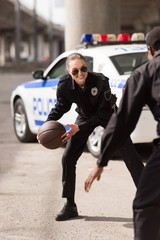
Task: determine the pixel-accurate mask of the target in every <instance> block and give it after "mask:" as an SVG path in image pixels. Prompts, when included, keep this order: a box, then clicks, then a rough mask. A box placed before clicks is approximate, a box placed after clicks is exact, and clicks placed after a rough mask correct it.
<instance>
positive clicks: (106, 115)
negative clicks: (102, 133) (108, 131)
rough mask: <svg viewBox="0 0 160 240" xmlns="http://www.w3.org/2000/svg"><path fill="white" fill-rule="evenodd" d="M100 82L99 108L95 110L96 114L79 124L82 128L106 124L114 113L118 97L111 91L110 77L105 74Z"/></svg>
mask: <svg viewBox="0 0 160 240" xmlns="http://www.w3.org/2000/svg"><path fill="white" fill-rule="evenodd" d="M99 83H100V87H99V96H98V101H97V102H98V104H97V110H96V111H95V114H94V115H92V116H91V117H90V118H88V119H87V120H86V121H85V122H84V123H81V124H80V125H79V129H80V130H82V129H86V128H88V127H90V126H93V127H96V126H99V125H102V126H105V125H106V123H107V122H108V121H109V119H110V117H111V115H112V113H113V107H114V105H115V102H116V97H115V95H113V94H112V93H111V89H110V86H109V79H108V78H107V77H105V76H103V77H102V79H100V80H99Z"/></svg>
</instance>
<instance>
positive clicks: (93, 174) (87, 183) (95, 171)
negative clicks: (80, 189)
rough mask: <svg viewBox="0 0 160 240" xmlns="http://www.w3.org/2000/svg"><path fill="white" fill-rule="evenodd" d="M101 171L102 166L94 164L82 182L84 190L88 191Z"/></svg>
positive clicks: (99, 176)
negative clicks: (83, 182)
mask: <svg viewBox="0 0 160 240" xmlns="http://www.w3.org/2000/svg"><path fill="white" fill-rule="evenodd" d="M102 172H103V167H99V166H98V165H96V166H95V168H94V169H93V170H92V172H91V173H90V174H89V176H88V178H87V179H86V181H85V184H84V189H85V192H89V190H90V188H91V185H92V183H93V181H94V180H95V179H97V181H99V180H100V178H101V174H102Z"/></svg>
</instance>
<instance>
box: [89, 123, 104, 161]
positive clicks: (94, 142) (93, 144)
mask: <svg viewBox="0 0 160 240" xmlns="http://www.w3.org/2000/svg"><path fill="white" fill-rule="evenodd" d="M103 132H104V128H103V127H101V126H98V127H96V128H95V129H94V130H93V132H92V133H91V135H90V136H89V137H88V141H87V148H88V150H89V151H90V152H91V154H92V155H93V156H94V157H96V158H98V156H99V154H100V147H101V137H102V134H103Z"/></svg>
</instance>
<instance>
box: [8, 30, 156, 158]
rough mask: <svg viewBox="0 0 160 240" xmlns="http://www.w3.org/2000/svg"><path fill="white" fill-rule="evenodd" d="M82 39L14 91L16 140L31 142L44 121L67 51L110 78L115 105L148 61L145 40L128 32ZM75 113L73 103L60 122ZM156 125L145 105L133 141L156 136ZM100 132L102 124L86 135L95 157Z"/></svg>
mask: <svg viewBox="0 0 160 240" xmlns="http://www.w3.org/2000/svg"><path fill="white" fill-rule="evenodd" d="M137 36H139V35H137ZM117 39H118V40H117ZM115 40H116V41H115ZM82 42H83V46H80V47H79V48H78V49H76V50H74V51H68V52H64V53H62V54H61V55H60V56H59V57H57V58H56V59H55V60H54V61H53V62H52V63H51V64H50V65H49V66H48V68H47V69H46V70H45V71H41V70H38V71H35V72H34V73H33V77H34V78H35V80H33V81H28V82H25V83H22V84H20V85H19V86H17V87H16V88H15V89H14V90H13V92H12V95H11V113H12V117H13V122H14V129H15V134H16V136H17V138H18V139H19V141H21V142H30V141H33V140H34V139H35V136H36V134H37V132H38V128H39V126H41V125H42V124H43V123H44V121H45V120H46V118H47V115H48V114H49V112H50V109H51V108H53V107H54V106H55V104H56V101H57V99H56V88H57V84H58V81H59V78H60V77H61V76H63V75H64V74H66V72H67V70H66V58H67V56H68V55H69V54H70V53H72V52H75V51H76V52H79V53H81V54H82V55H84V57H85V59H86V62H87V66H88V70H89V71H94V72H101V73H103V74H104V75H106V76H107V77H108V78H109V82H110V87H111V89H112V93H114V94H116V96H117V105H119V102H120V99H121V97H122V94H123V88H124V86H125V83H126V81H127V79H128V77H129V76H130V74H131V72H132V71H133V70H134V69H135V68H136V67H137V66H139V65H140V64H142V63H144V62H145V61H147V56H146V51H147V48H146V44H145V42H144V41H142V40H141V39H140V41H137V40H136V41H135V40H134V41H132V38H130V36H129V35H128V34H121V35H119V36H118V37H117V38H116V37H115V35H107V34H105V35H104V34H103V35H102V34H94V35H93V34H92V35H91V34H90V35H83V36H82ZM76 116H77V113H76V112H75V105H74V104H73V106H72V108H71V110H70V111H69V112H68V113H66V114H65V115H64V116H63V117H62V118H61V119H60V120H59V122H61V123H62V124H67V123H73V122H74V120H75V118H76ZM155 124H156V123H155V121H154V119H153V117H152V115H151V113H150V111H149V109H148V107H147V106H144V108H143V111H142V114H141V117H140V119H139V122H138V124H137V126H136V129H135V130H134V132H133V133H132V135H131V138H132V140H133V142H134V143H143V142H151V141H152V140H153V138H154V137H155V135H154V133H155V127H156V125H155ZM103 131H104V129H103V128H102V127H97V128H95V130H94V131H93V133H92V134H91V135H90V136H89V138H88V142H87V147H88V149H89V151H90V152H91V153H92V155H93V156H95V157H98V155H99V152H100V143H101V136H102V134H103Z"/></svg>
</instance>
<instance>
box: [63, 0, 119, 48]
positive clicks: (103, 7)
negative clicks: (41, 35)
mask: <svg viewBox="0 0 160 240" xmlns="http://www.w3.org/2000/svg"><path fill="white" fill-rule="evenodd" d="M65 9H66V23H65V50H71V49H74V48H75V47H76V46H77V45H78V44H79V43H80V38H81V36H82V34H83V33H103V34H105V33H115V34H117V33H119V32H120V25H121V24H120V0H112V1H111V0H66V1H65Z"/></svg>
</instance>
